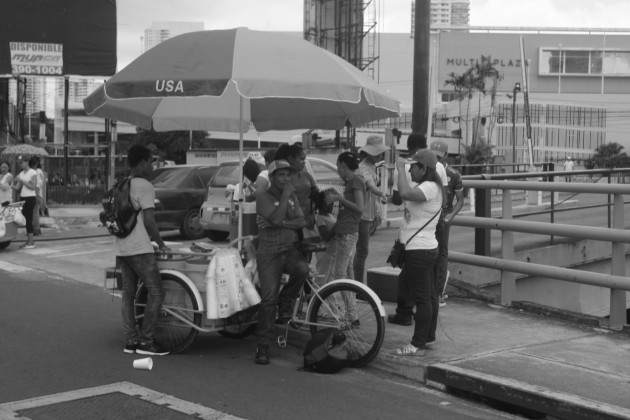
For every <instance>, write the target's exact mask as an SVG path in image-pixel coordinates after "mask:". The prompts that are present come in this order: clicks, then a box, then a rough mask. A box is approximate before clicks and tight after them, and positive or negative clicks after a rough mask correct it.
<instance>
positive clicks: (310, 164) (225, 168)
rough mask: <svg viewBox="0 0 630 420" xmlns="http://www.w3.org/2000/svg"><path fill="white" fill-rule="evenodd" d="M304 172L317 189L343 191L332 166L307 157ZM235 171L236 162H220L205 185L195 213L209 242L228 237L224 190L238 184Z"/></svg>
mask: <svg viewBox="0 0 630 420" xmlns="http://www.w3.org/2000/svg"><path fill="white" fill-rule="evenodd" d="M306 170H307V171H308V172H309V173H310V174H311V175H313V178H315V181H317V186H318V187H319V188H320V189H321V190H324V189H326V188H330V187H333V188H336V189H337V190H339V191H340V192H343V181H342V180H341V179H340V178H339V174H338V173H337V167H336V166H335V165H333V164H332V163H330V162H328V161H325V160H323V159H318V158H314V157H309V156H307V157H306ZM239 172H240V171H239V167H238V161H232V162H223V163H221V166H220V167H219V169H218V170H217V172H216V173H215V174H214V176H213V177H212V179H211V180H210V184H209V185H208V188H207V191H206V198H205V201H204V203H203V205H202V206H201V210H200V212H199V223H200V224H201V227H202V228H203V229H205V231H206V235H207V237H208V238H210V239H211V240H213V241H223V240H226V239H227V238H228V236H229V234H230V223H231V203H230V197H229V196H226V194H225V191H226V187H227V186H228V185H229V184H231V185H236V184H238V176H239Z"/></svg>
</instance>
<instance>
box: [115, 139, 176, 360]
mask: <svg viewBox="0 0 630 420" xmlns="http://www.w3.org/2000/svg"><path fill="white" fill-rule="evenodd" d="M127 162H128V164H129V167H130V168H131V170H130V176H131V177H132V179H131V182H130V186H129V197H130V199H131V203H132V204H133V207H134V208H135V209H136V210H137V211H138V216H137V217H138V221H137V223H136V226H135V227H134V228H133V230H132V231H131V233H130V234H129V236H127V237H124V238H118V237H117V238H116V239H115V241H114V254H115V255H116V266H117V267H120V272H121V274H122V284H123V286H122V305H121V310H122V320H123V328H124V334H125V340H126V342H125V348H124V352H125V353H138V354H146V355H153V356H163V355H166V354H168V351H166V350H165V349H163V348H162V347H161V346H160V344H159V343H157V342H156V341H155V337H154V335H155V325H156V323H157V319H158V315H159V313H160V308H161V306H162V301H163V300H164V289H163V287H162V281H161V278H160V271H159V269H158V265H157V261H156V257H155V251H154V249H153V245H152V244H151V240H154V241H155V242H157V244H158V247H159V250H160V252H161V253H167V252H169V251H170V248H169V247H167V246H166V244H165V243H164V241H163V240H162V237H161V236H160V232H159V230H158V226H157V223H156V222H155V216H154V211H155V190H154V189H153V185H152V184H151V183H150V182H149V181H148V179H150V178H151V174H152V173H153V154H152V153H151V151H150V150H149V149H147V148H146V147H144V146H140V145H135V146H131V147H130V148H129V150H128V151H127ZM138 281H141V282H142V283H143V285H144V287H145V288H146V289H147V302H146V306H145V307H144V314H143V317H142V325H141V326H140V327H139V328H138V327H137V325H136V314H135V308H134V300H135V296H136V290H137V287H138Z"/></svg>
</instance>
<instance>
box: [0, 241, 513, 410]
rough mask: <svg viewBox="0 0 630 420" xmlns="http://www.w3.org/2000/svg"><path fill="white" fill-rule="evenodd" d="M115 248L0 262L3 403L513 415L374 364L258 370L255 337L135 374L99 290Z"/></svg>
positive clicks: (193, 351)
mask: <svg viewBox="0 0 630 420" xmlns="http://www.w3.org/2000/svg"><path fill="white" fill-rule="evenodd" d="M394 232H395V231H393V230H392V231H391V232H388V231H383V232H381V233H379V234H377V236H376V237H375V241H377V242H380V240H378V238H380V237H381V236H380V235H384V236H390V235H392V234H394ZM173 239H175V238H173ZM383 240H389V238H385V239H383ZM110 247H111V240H110V238H109V237H105V238H96V239H89V238H88V239H79V240H73V241H58V242H40V244H39V245H38V247H37V248H36V249H35V250H29V251H18V250H17V249H14V247H11V248H10V249H9V250H8V252H3V253H1V254H0V312H1V314H0V331H2V334H0V378H2V380H1V381H0V406H1V405H2V404H3V403H8V402H11V401H18V400H24V399H29V398H37V397H42V396H46V395H50V394H56V393H60V392H69V391H76V390H81V389H86V388H92V387H96V386H104V385H109V384H117V383H120V382H128V383H132V384H136V385H139V386H142V387H146V388H148V389H151V390H153V391H155V392H160V393H164V394H167V395H170V396H174V397H176V398H179V399H182V400H184V401H188V402H191V403H195V404H200V405H202V406H205V407H210V408H212V409H214V410H217V411H218V412H222V413H229V414H231V415H234V416H238V417H242V418H255V419H278V418H300V419H321V418H347V419H372V418H374V419H376V418H378V419H381V418H398V419H405V418H431V419H453V418H469V419H489V418H512V417H511V416H509V415H506V414H504V413H501V412H496V411H493V410H491V409H489V408H486V407H484V406H481V405H477V404H476V403H473V402H469V401H466V400H462V399H458V398H456V397H453V396H450V395H447V394H443V393H440V392H437V391H435V390H432V389H429V388H426V387H424V386H422V385H420V384H410V383H405V382H402V381H400V380H398V379H395V378H387V377H383V376H382V374H377V373H376V372H374V371H371V370H370V369H369V367H368V368H364V369H346V370H344V371H342V372H341V373H339V374H336V375H318V374H311V373H305V372H301V371H299V370H298V368H299V366H300V365H301V360H302V356H301V349H299V348H296V347H291V346H289V347H287V348H286V349H284V350H280V349H278V348H273V349H272V363H271V365H270V366H258V365H255V364H254V363H253V361H252V358H253V352H254V349H255V341H254V339H253V337H250V338H246V339H243V340H229V339H225V338H223V337H221V336H219V335H218V334H201V335H200V336H199V338H198V339H197V341H196V342H195V343H194V344H193V346H192V347H191V348H190V349H189V351H187V352H186V353H184V354H178V355H173V356H166V357H161V358H160V357H155V358H154V367H153V370H152V371H141V370H135V369H133V367H132V362H133V360H134V359H135V358H137V357H138V356H134V355H128V354H124V353H123V352H122V345H123V340H122V331H121V325H120V302H119V300H118V299H115V298H112V297H111V296H109V295H108V294H106V293H104V291H103V290H102V289H101V288H100V287H94V286H95V285H96V286H100V284H101V281H102V274H100V275H98V273H102V270H101V267H104V266H107V265H108V264H110V262H111V252H110V251H109V250H110V249H111V248H110ZM34 251H37V252H36V253H35V252H34ZM25 267H30V268H31V269H27V268H25ZM0 414H1V412H0ZM83 418H86V417H83ZM87 418H89V417H87ZM130 418H132V417H130ZM136 418H139V417H136ZM64 420H66V419H64ZM68 420H70V419H68Z"/></svg>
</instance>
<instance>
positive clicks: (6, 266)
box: [0, 261, 35, 273]
mask: <svg viewBox="0 0 630 420" xmlns="http://www.w3.org/2000/svg"><path fill="white" fill-rule="evenodd" d="M0 270H4V271H8V272H10V273H26V272H28V271H35V270H34V269H32V268H30V267H24V266H23V265H17V264H11V263H10V262H6V261H0Z"/></svg>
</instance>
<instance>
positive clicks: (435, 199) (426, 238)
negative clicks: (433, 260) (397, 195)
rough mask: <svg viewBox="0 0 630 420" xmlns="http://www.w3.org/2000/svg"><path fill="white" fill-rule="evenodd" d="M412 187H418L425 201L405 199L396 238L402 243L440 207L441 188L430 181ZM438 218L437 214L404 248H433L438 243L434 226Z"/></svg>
mask: <svg viewBox="0 0 630 420" xmlns="http://www.w3.org/2000/svg"><path fill="white" fill-rule="evenodd" d="M414 188H419V189H420V190H421V191H422V192H423V193H424V196H425V197H426V199H427V201H424V202H418V201H405V212H404V216H403V223H402V225H401V227H400V234H399V237H398V239H399V240H400V241H401V242H402V243H406V242H407V240H408V239H409V238H410V237H411V236H412V235H413V234H414V233H416V232H417V231H418V229H420V228H421V227H422V226H424V224H425V223H427V222H428V221H429V220H430V219H431V218H432V217H433V215H435V214H436V213H437V212H438V210H440V209H441V208H442V189H441V188H440V187H439V186H438V185H437V184H436V183H435V182H431V181H425V182H423V183H422V184H420V185H417V186H416V187H414ZM438 220H439V216H437V217H435V218H433V220H431V222H430V223H429V224H428V225H426V226H425V227H424V229H422V230H421V231H420V232H419V233H418V234H417V235H416V236H414V237H413V239H412V240H411V241H410V242H409V243H408V244H407V245H406V246H405V249H407V250H411V249H434V248H437V246H438V243H437V240H436V239H435V226H436V225H437V222H438Z"/></svg>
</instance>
